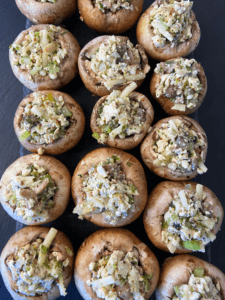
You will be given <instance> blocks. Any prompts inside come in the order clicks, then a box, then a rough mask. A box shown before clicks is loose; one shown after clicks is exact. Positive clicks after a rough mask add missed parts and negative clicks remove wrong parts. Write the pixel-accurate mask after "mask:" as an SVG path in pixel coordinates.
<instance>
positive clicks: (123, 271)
mask: <svg viewBox="0 0 225 300" xmlns="http://www.w3.org/2000/svg"><path fill="white" fill-rule="evenodd" d="M134 249H136V251H135V252H136V253H137V255H135V252H133V251H132V252H127V253H124V252H123V251H119V250H114V251H112V252H111V253H108V252H109V251H107V254H106V255H105V256H103V257H102V258H101V259H100V260H99V261H97V262H91V263H90V265H89V270H90V271H91V279H90V280H88V281H87V284H88V285H89V286H91V287H92V289H93V291H94V292H95V293H96V295H97V297H99V298H101V299H106V300H117V299H133V300H144V299H145V293H146V292H148V291H149V290H150V279H151V278H152V276H153V275H152V274H146V273H145V272H144V268H143V267H142V266H141V265H140V261H139V257H138V256H139V254H138V250H137V248H134Z"/></svg>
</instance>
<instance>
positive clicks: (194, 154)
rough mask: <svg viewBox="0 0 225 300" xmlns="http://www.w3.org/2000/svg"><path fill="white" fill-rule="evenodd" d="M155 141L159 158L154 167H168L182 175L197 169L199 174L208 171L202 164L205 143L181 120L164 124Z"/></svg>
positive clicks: (155, 150) (154, 162)
mask: <svg viewBox="0 0 225 300" xmlns="http://www.w3.org/2000/svg"><path fill="white" fill-rule="evenodd" d="M154 140H155V142H154V145H153V150H154V152H155V154H156V156H157V158H156V159H155V160H154V161H153V164H154V165H157V166H164V167H165V166H166V167H167V168H169V169H171V170H173V171H175V170H179V172H181V173H182V172H190V171H194V170H196V169H197V172H198V173H199V174H203V173H205V172H206V171H207V168H206V166H205V165H204V164H203V162H202V151H203V149H204V147H205V146H206V145H205V141H204V140H203V139H202V138H201V136H198V132H196V131H195V130H191V129H189V128H188V126H187V124H185V123H184V122H182V121H181V120H180V119H171V120H169V121H168V122H165V123H162V125H161V127H160V128H159V130H157V132H156V134H155V139H154Z"/></svg>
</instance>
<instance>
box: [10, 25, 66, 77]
mask: <svg viewBox="0 0 225 300" xmlns="http://www.w3.org/2000/svg"><path fill="white" fill-rule="evenodd" d="M59 31H61V27H56V26H54V25H48V26H46V28H45V29H41V30H34V31H33V30H31V31H29V32H28V34H27V35H26V36H25V38H24V40H23V41H22V42H21V43H17V42H14V43H13V44H12V46H11V49H10V50H11V51H12V52H13V53H14V55H13V61H12V64H13V65H16V66H18V67H20V69H22V70H24V69H25V70H27V71H28V72H29V79H30V80H32V78H33V77H35V76H37V75H39V76H42V77H45V76H49V77H50V78H51V79H56V78H57V76H58V73H59V71H60V67H59V65H60V62H62V60H63V59H64V58H65V57H66V55H67V50H66V49H65V48H63V47H62V45H61V43H60V41H59V38H58V35H59ZM65 32H66V30H65ZM61 34H62V33H61Z"/></svg>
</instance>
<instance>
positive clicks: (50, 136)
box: [19, 92, 73, 145]
mask: <svg viewBox="0 0 225 300" xmlns="http://www.w3.org/2000/svg"><path fill="white" fill-rule="evenodd" d="M71 117H72V112H71V111H70V110H69V108H68V107H67V106H66V105H65V103H64V100H63V97H62V96H59V97H57V98H56V97H53V95H52V94H51V93H49V94H48V95H47V97H46V95H43V94H40V93H38V92H36V93H34V99H33V101H32V102H28V103H27V104H26V105H25V106H24V111H23V114H22V119H21V121H20V137H19V140H20V141H24V140H25V139H27V140H28V141H29V142H30V143H32V144H40V145H41V144H50V143H53V142H54V141H56V140H57V139H59V138H62V137H64V136H65V135H66V130H67V129H68V128H69V127H70V125H71V122H73V120H71Z"/></svg>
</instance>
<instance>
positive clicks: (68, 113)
mask: <svg viewBox="0 0 225 300" xmlns="http://www.w3.org/2000/svg"><path fill="white" fill-rule="evenodd" d="M62 113H63V114H64V116H65V117H72V115H73V114H72V112H71V111H70V110H69V109H68V108H67V106H63V107H62Z"/></svg>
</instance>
